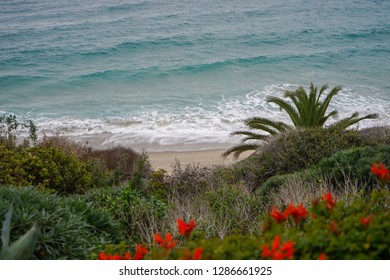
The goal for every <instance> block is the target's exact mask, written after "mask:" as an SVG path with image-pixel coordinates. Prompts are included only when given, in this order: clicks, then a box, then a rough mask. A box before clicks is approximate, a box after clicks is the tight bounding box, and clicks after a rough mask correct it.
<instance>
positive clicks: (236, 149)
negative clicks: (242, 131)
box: [222, 144, 259, 159]
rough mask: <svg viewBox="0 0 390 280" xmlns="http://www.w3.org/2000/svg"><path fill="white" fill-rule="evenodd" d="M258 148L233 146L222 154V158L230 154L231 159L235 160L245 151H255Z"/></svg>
mask: <svg viewBox="0 0 390 280" xmlns="http://www.w3.org/2000/svg"><path fill="white" fill-rule="evenodd" d="M258 148H259V145H258V144H241V145H237V146H233V147H232V148H230V149H228V150H227V151H225V152H224V153H223V154H222V157H224V158H226V157H227V156H229V155H230V154H233V157H234V158H235V159H237V158H238V157H239V156H240V155H241V154H242V153H243V152H246V151H256V150H257V149H258Z"/></svg>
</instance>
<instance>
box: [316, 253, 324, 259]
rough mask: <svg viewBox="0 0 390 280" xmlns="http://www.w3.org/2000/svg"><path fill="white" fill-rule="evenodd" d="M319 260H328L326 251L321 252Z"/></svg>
mask: <svg viewBox="0 0 390 280" xmlns="http://www.w3.org/2000/svg"><path fill="white" fill-rule="evenodd" d="M318 260H326V255H325V253H321V254H320V256H319V257H318Z"/></svg>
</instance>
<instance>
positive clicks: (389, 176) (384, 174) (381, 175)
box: [370, 162, 390, 183]
mask: <svg viewBox="0 0 390 280" xmlns="http://www.w3.org/2000/svg"><path fill="white" fill-rule="evenodd" d="M370 170H371V172H372V173H373V174H374V175H376V176H377V177H378V179H379V180H380V181H381V182H383V183H386V181H388V180H390V171H389V170H388V169H387V168H386V166H385V165H384V164H383V163H379V166H378V164H377V163H376V162H374V164H373V165H372V166H371V169H370Z"/></svg>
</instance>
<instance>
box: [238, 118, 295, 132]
mask: <svg viewBox="0 0 390 280" xmlns="http://www.w3.org/2000/svg"><path fill="white" fill-rule="evenodd" d="M245 124H246V125H247V126H248V127H249V128H251V129H259V130H263V131H266V132H268V133H269V134H271V135H276V134H277V133H278V132H283V131H286V130H287V129H290V126H289V125H288V124H286V123H284V122H280V121H271V120H270V119H266V118H260V117H254V118H250V119H247V120H245Z"/></svg>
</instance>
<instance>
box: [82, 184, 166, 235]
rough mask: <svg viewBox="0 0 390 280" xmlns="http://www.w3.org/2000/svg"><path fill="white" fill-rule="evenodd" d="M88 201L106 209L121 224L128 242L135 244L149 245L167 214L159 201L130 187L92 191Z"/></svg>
mask: <svg viewBox="0 0 390 280" xmlns="http://www.w3.org/2000/svg"><path fill="white" fill-rule="evenodd" d="M85 199H86V200H87V201H90V202H92V203H93V204H94V205H96V206H97V207H103V208H104V209H107V211H109V212H110V213H111V214H112V215H113V216H114V218H115V219H116V220H117V221H118V223H120V224H121V228H122V230H123V231H125V233H126V234H125V235H126V238H127V239H130V240H132V241H134V242H145V241H150V240H148V239H150V236H151V235H152V234H153V233H154V231H155V230H156V228H157V227H158V226H159V224H160V223H161V222H162V220H163V218H164V216H165V211H166V204H165V203H164V202H163V201H161V200H160V199H158V198H156V197H155V196H149V195H146V194H144V193H142V192H140V191H139V190H136V189H132V188H130V187H128V186H122V187H114V188H99V189H93V190H91V191H89V192H88V193H87V194H86V195H85ZM145 239H146V240H145Z"/></svg>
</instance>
